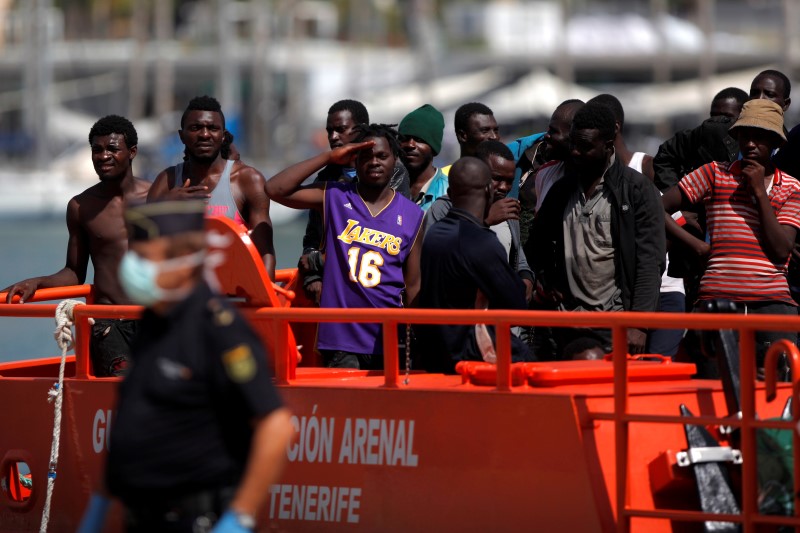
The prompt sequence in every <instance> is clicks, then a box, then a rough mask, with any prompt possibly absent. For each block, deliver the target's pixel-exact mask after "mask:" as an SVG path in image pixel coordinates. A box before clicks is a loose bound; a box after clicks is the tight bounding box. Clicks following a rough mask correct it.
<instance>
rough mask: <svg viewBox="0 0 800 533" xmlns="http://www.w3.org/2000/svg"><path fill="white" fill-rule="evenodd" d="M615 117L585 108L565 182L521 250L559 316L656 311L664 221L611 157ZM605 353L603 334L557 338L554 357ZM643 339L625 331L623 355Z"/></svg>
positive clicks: (643, 187)
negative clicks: (590, 348)
mask: <svg viewBox="0 0 800 533" xmlns="http://www.w3.org/2000/svg"><path fill="white" fill-rule="evenodd" d="M614 134H615V124H614V116H613V114H612V113H611V111H610V110H609V109H608V108H606V107H605V106H602V105H600V104H596V103H593V104H587V105H585V106H584V107H583V108H581V109H580V110H579V111H578V112H577V113H576V115H575V119H574V121H573V123H572V129H571V131H570V139H571V145H572V147H573V148H572V153H571V155H570V159H569V160H568V166H567V169H566V171H565V175H564V178H563V179H561V180H559V181H558V182H557V183H556V184H554V185H553V187H552V188H551V189H550V192H549V193H548V195H547V197H546V198H545V200H544V203H543V204H542V207H541V209H540V210H539V212H538V213H537V215H536V219H535V220H534V223H533V227H532V229H531V235H530V239H529V240H528V242H527V243H526V246H525V255H526V256H528V258H529V260H530V261H531V262H532V264H533V267H534V272H536V274H537V279H538V280H539V281H540V283H541V285H542V291H541V292H542V293H544V294H545V295H546V296H547V297H549V298H551V299H552V300H553V301H554V302H555V303H556V304H557V305H558V307H559V309H562V310H564V311H623V310H625V311H656V310H657V309H658V293H659V288H660V283H661V274H662V272H663V270H664V257H665V244H664V242H665V237H664V216H663V214H662V213H660V212H659V211H660V209H659V204H660V199H659V196H658V192H657V191H656V189H655V187H653V184H652V183H651V182H650V180H648V179H647V178H646V177H644V176H643V175H642V174H640V173H638V172H636V171H635V170H633V169H631V168H627V167H625V166H623V165H622V163H621V162H620V161H618V160H616V158H615V157H614ZM586 337H589V338H594V339H596V340H598V341H600V342H601V345H602V346H603V348H604V349H606V350H610V348H611V346H610V344H611V342H610V341H611V337H610V333H609V332H608V330H598V329H586V330H581V331H574V330H569V331H568V332H561V333H560V334H557V335H556V339H555V340H556V344H557V346H558V350H559V352H560V353H562V354H563V353H564V352H565V351H568V350H565V349H564V348H566V347H567V345H568V344H569V343H571V342H573V341H575V340H577V339H578V338H586ZM646 340H647V334H646V332H645V331H643V330H641V329H636V328H630V329H628V350H629V351H630V353H641V352H642V351H643V350H644V347H645V342H646Z"/></svg>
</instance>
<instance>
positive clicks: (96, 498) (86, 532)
mask: <svg viewBox="0 0 800 533" xmlns="http://www.w3.org/2000/svg"><path fill="white" fill-rule="evenodd" d="M109 505H111V500H110V499H109V498H106V497H105V496H101V495H100V494H97V493H96V492H95V493H94V494H92V496H91V498H89V505H87V506H86V510H85V511H84V512H83V518H81V524H80V525H79V526H78V529H77V531H76V533H100V532H101V531H102V530H103V525H105V523H106V514H108V506H109Z"/></svg>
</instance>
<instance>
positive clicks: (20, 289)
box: [5, 115, 149, 377]
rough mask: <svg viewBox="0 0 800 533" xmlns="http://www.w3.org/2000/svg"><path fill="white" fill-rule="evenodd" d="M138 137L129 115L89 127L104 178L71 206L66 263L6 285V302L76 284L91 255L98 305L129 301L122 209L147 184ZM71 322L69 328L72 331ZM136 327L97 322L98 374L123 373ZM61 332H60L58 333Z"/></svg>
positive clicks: (82, 277) (138, 197)
mask: <svg viewBox="0 0 800 533" xmlns="http://www.w3.org/2000/svg"><path fill="white" fill-rule="evenodd" d="M138 143H139V139H138V136H137V134H136V129H135V128H134V127H133V124H131V123H130V122H129V121H128V120H127V119H125V118H123V117H120V116H116V115H108V116H105V117H103V118H101V119H100V120H98V121H97V122H96V123H95V124H94V125H93V126H92V128H91V130H89V145H90V146H91V150H92V164H93V165H94V170H95V172H97V175H98V177H99V178H100V183H97V184H96V185H93V186H91V187H89V188H88V189H86V190H85V191H83V192H82V193H80V194H79V195H77V196H75V197H74V198H72V199H71V200H70V201H69V203H68V204H67V229H68V230H69V240H68V241H67V261H66V264H65V265H64V268H62V269H61V270H59V271H58V272H56V273H55V274H50V275H49V276H39V277H35V278H29V279H26V280H23V281H19V282H17V283H15V284H13V285H11V286H10V287H8V288H7V289H5V290H6V291H7V292H8V294H7V297H6V301H7V302H8V303H12V302H13V301H14V297H15V296H19V303H24V302H25V301H27V300H28V299H30V298H31V297H32V296H33V295H34V293H35V292H36V290H37V289H43V288H47V287H61V286H64V285H78V284H81V283H84V282H85V281H86V269H87V267H88V265H89V259H90V258H91V260H92V265H93V266H94V295H95V303H98V304H114V305H125V304H130V303H131V302H130V300H129V299H128V297H127V296H126V295H125V293H124V291H123V290H122V287H121V286H120V284H119V281H118V279H117V271H118V269H119V263H120V261H121V260H122V256H123V255H124V254H125V252H126V251H127V250H128V235H127V231H126V228H125V220H124V218H123V208H124V206H125V205H126V204H128V203H130V202H131V201H136V200H139V201H141V200H143V199H144V198H145V196H146V195H147V189H148V187H149V183H148V182H147V181H144V180H142V179H139V178H137V177H135V176H134V175H133V159H134V158H135V157H136V152H137V149H138V146H137V145H138ZM69 327H70V325H67V326H66V332H67V333H69ZM135 331H136V322H135V321H133V320H97V321H96V322H95V323H94V325H93V326H92V339H91V357H92V366H93V369H94V374H95V375H96V376H98V377H103V376H118V375H121V374H122V373H123V371H124V369H125V367H126V365H127V361H128V355H129V345H130V341H131V339H132V338H133V335H134V333H135ZM57 333H58V332H57Z"/></svg>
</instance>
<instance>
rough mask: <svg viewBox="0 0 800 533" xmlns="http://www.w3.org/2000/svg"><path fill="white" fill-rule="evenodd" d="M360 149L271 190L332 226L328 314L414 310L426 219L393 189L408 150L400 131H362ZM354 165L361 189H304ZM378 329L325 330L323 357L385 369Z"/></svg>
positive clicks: (302, 166) (321, 160) (324, 302)
mask: <svg viewBox="0 0 800 533" xmlns="http://www.w3.org/2000/svg"><path fill="white" fill-rule="evenodd" d="M359 129H360V132H359V135H358V136H357V137H356V139H354V143H353V144H347V145H344V146H342V147H339V148H336V149H335V150H332V151H330V152H325V153H322V154H320V155H318V156H316V157H313V158H311V159H308V160H306V161H303V162H301V163H297V164H295V165H292V166H291V167H289V168H287V169H285V170H283V171H281V172H280V173H278V174H277V175H276V176H274V177H273V178H272V179H270V180H269V181H268V182H267V193H268V194H269V195H270V197H271V198H273V199H274V200H275V201H276V202H278V203H280V204H283V205H285V206H288V207H293V208H295V209H317V210H319V211H322V212H323V219H324V220H325V241H324V245H323V250H322V251H323V252H324V253H325V254H326V265H325V271H324V273H323V278H322V298H321V301H320V306H321V307H323V308H341V309H345V311H343V318H345V319H346V317H347V311H346V309H347V308H350V307H373V308H386V307H402V306H403V305H404V304H405V305H406V306H408V307H411V306H414V305H415V303H416V299H417V294H418V293H419V279H420V278H419V258H420V248H421V244H422V243H421V241H422V237H421V233H422V229H421V227H422V211H421V210H420V208H419V207H417V206H416V205H414V204H413V202H411V201H410V200H408V199H406V198H404V197H403V196H402V195H400V194H397V193H396V192H395V191H394V190H393V189H392V188H391V187H390V186H389V182H390V179H391V176H392V173H393V170H394V166H395V163H396V161H397V157H398V156H399V154H400V145H399V143H398V142H397V138H396V133H395V131H394V130H393V129H391V128H389V127H387V126H384V125H379V124H372V125H370V126H366V127H364V126H362V127H360V128H359ZM353 161H354V163H355V164H354V166H355V169H356V176H357V178H358V179H357V181H355V182H353V183H347V184H345V183H338V182H327V183H313V184H311V185H308V186H303V185H302V183H303V182H304V181H305V180H306V179H308V178H309V177H310V176H312V175H313V174H314V173H315V172H318V171H319V170H320V169H321V168H322V167H324V166H326V165H330V164H334V165H349V164H351V162H353ZM381 337H382V335H381V327H380V326H379V325H378V324H357V323H352V322H351V323H323V324H320V325H319V332H318V341H317V349H318V350H319V351H320V352H321V354H322V356H323V361H324V364H325V366H328V367H339V368H360V369H376V368H382V366H383V365H382V363H383V341H382V338H381Z"/></svg>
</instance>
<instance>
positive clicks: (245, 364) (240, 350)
mask: <svg viewBox="0 0 800 533" xmlns="http://www.w3.org/2000/svg"><path fill="white" fill-rule="evenodd" d="M222 364H223V365H224V366H225V372H227V374H228V377H230V378H231V380H233V381H235V382H236V383H247V382H248V381H250V380H251V379H253V377H254V376H255V375H256V360H255V356H254V355H253V351H252V350H251V349H250V347H249V346H248V345H246V344H240V345H239V346H236V347H234V348H231V349H230V350H227V351H226V352H225V353H223V354H222Z"/></svg>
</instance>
